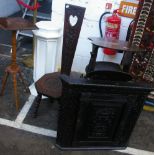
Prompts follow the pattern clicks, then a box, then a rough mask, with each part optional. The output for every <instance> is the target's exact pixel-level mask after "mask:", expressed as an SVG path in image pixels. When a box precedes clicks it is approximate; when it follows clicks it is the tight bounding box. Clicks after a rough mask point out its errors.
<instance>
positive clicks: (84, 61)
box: [72, 55, 89, 73]
mask: <svg viewBox="0 0 155 155" xmlns="http://www.w3.org/2000/svg"><path fill="white" fill-rule="evenodd" d="M88 63H89V58H88V57H83V56H78V55H75V57H74V60H73V65H72V71H77V72H81V73H85V68H86V66H87V65H88Z"/></svg>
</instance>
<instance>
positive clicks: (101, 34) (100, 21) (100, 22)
mask: <svg viewBox="0 0 155 155" xmlns="http://www.w3.org/2000/svg"><path fill="white" fill-rule="evenodd" d="M107 14H112V13H111V12H104V13H103V14H102V15H101V17H100V20H99V30H100V36H101V37H102V38H103V32H102V28H101V26H102V18H103V17H104V16H105V15H107Z"/></svg>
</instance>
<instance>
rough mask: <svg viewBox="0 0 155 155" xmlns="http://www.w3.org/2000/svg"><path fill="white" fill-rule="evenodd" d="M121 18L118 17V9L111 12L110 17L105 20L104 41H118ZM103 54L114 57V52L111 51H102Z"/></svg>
mask: <svg viewBox="0 0 155 155" xmlns="http://www.w3.org/2000/svg"><path fill="white" fill-rule="evenodd" d="M120 25H121V18H120V17H119V16H118V9H117V10H114V11H113V14H112V16H110V17H107V18H106V28H105V39H106V38H107V39H112V40H117V39H119V32H120ZM103 52H104V54H107V55H115V54H116V51H115V50H112V49H107V48H105V49H103Z"/></svg>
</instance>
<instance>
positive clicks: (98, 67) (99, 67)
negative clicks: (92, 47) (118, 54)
mask: <svg viewBox="0 0 155 155" xmlns="http://www.w3.org/2000/svg"><path fill="white" fill-rule="evenodd" d="M94 71H115V72H122V69H121V66H120V65H119V64H117V63H114V62H107V61H98V62H96V64H95V69H94Z"/></svg>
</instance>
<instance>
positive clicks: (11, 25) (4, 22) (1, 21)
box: [0, 18, 36, 110]
mask: <svg viewBox="0 0 155 155" xmlns="http://www.w3.org/2000/svg"><path fill="white" fill-rule="evenodd" d="M0 28H2V29H5V30H11V31H12V63H11V65H9V66H8V67H7V68H6V69H5V76H4V79H3V82H2V89H1V92H0V95H3V94H4V90H5V86H6V83H7V79H8V76H9V75H10V74H12V78H13V87H14V96H15V103H16V109H17V110H18V109H19V99H18V94H17V74H18V75H19V78H20V79H21V81H22V83H23V84H24V87H25V90H28V88H27V87H26V84H25V82H24V79H23V76H22V74H21V69H20V67H19V66H18V64H17V62H16V47H17V45H16V33H17V30H21V29H22V30H25V29H35V28H36V27H35V26H34V25H33V24H32V23H30V22H29V21H27V20H25V19H23V18H0Z"/></svg>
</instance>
